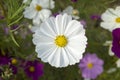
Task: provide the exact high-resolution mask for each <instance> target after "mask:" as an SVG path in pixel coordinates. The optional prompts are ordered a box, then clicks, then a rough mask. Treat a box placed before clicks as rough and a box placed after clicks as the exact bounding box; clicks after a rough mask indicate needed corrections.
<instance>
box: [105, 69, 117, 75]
mask: <svg viewBox="0 0 120 80" xmlns="http://www.w3.org/2000/svg"><path fill="white" fill-rule="evenodd" d="M116 70H117V69H116V68H110V69H109V70H108V71H107V73H108V74H111V73H113V72H115V71H116Z"/></svg>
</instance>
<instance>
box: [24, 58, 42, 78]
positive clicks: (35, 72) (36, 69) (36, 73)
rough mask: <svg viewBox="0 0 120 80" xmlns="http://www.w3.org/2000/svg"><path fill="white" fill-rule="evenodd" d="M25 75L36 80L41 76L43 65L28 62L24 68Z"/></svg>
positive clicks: (36, 62)
mask: <svg viewBox="0 0 120 80" xmlns="http://www.w3.org/2000/svg"><path fill="white" fill-rule="evenodd" d="M24 70H25V73H26V75H27V76H28V77H30V78H32V79H33V80H38V79H39V77H40V76H42V75H43V64H41V63H39V62H38V61H36V60H35V61H28V62H27V63H26V65H25V67H24Z"/></svg>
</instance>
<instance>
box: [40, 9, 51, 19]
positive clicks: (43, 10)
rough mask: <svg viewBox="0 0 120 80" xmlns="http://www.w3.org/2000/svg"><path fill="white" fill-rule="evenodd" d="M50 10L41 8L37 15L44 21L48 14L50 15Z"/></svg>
mask: <svg viewBox="0 0 120 80" xmlns="http://www.w3.org/2000/svg"><path fill="white" fill-rule="evenodd" d="M51 14H52V13H51V11H50V10H48V9H42V10H41V11H40V12H39V13H38V17H39V18H40V19H41V20H42V21H45V20H46V19H47V18H48V17H49V16H50V15H51Z"/></svg>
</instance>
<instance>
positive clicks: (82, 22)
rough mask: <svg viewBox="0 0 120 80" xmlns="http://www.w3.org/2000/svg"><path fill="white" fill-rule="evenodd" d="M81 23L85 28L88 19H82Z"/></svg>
mask: <svg viewBox="0 0 120 80" xmlns="http://www.w3.org/2000/svg"><path fill="white" fill-rule="evenodd" d="M80 23H81V24H82V25H83V26H84V28H86V21H85V20H81V21H80Z"/></svg>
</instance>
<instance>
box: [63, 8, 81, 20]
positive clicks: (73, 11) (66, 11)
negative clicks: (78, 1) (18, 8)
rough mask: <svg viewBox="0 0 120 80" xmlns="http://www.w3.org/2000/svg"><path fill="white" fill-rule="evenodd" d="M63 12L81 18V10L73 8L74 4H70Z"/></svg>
mask: <svg viewBox="0 0 120 80" xmlns="http://www.w3.org/2000/svg"><path fill="white" fill-rule="evenodd" d="M62 13H63V14H64V13H67V14H69V15H72V17H73V18H74V19H79V18H80V17H79V11H78V10H77V9H73V7H72V6H68V7H67V8H66V9H65V10H63V12H62Z"/></svg>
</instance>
